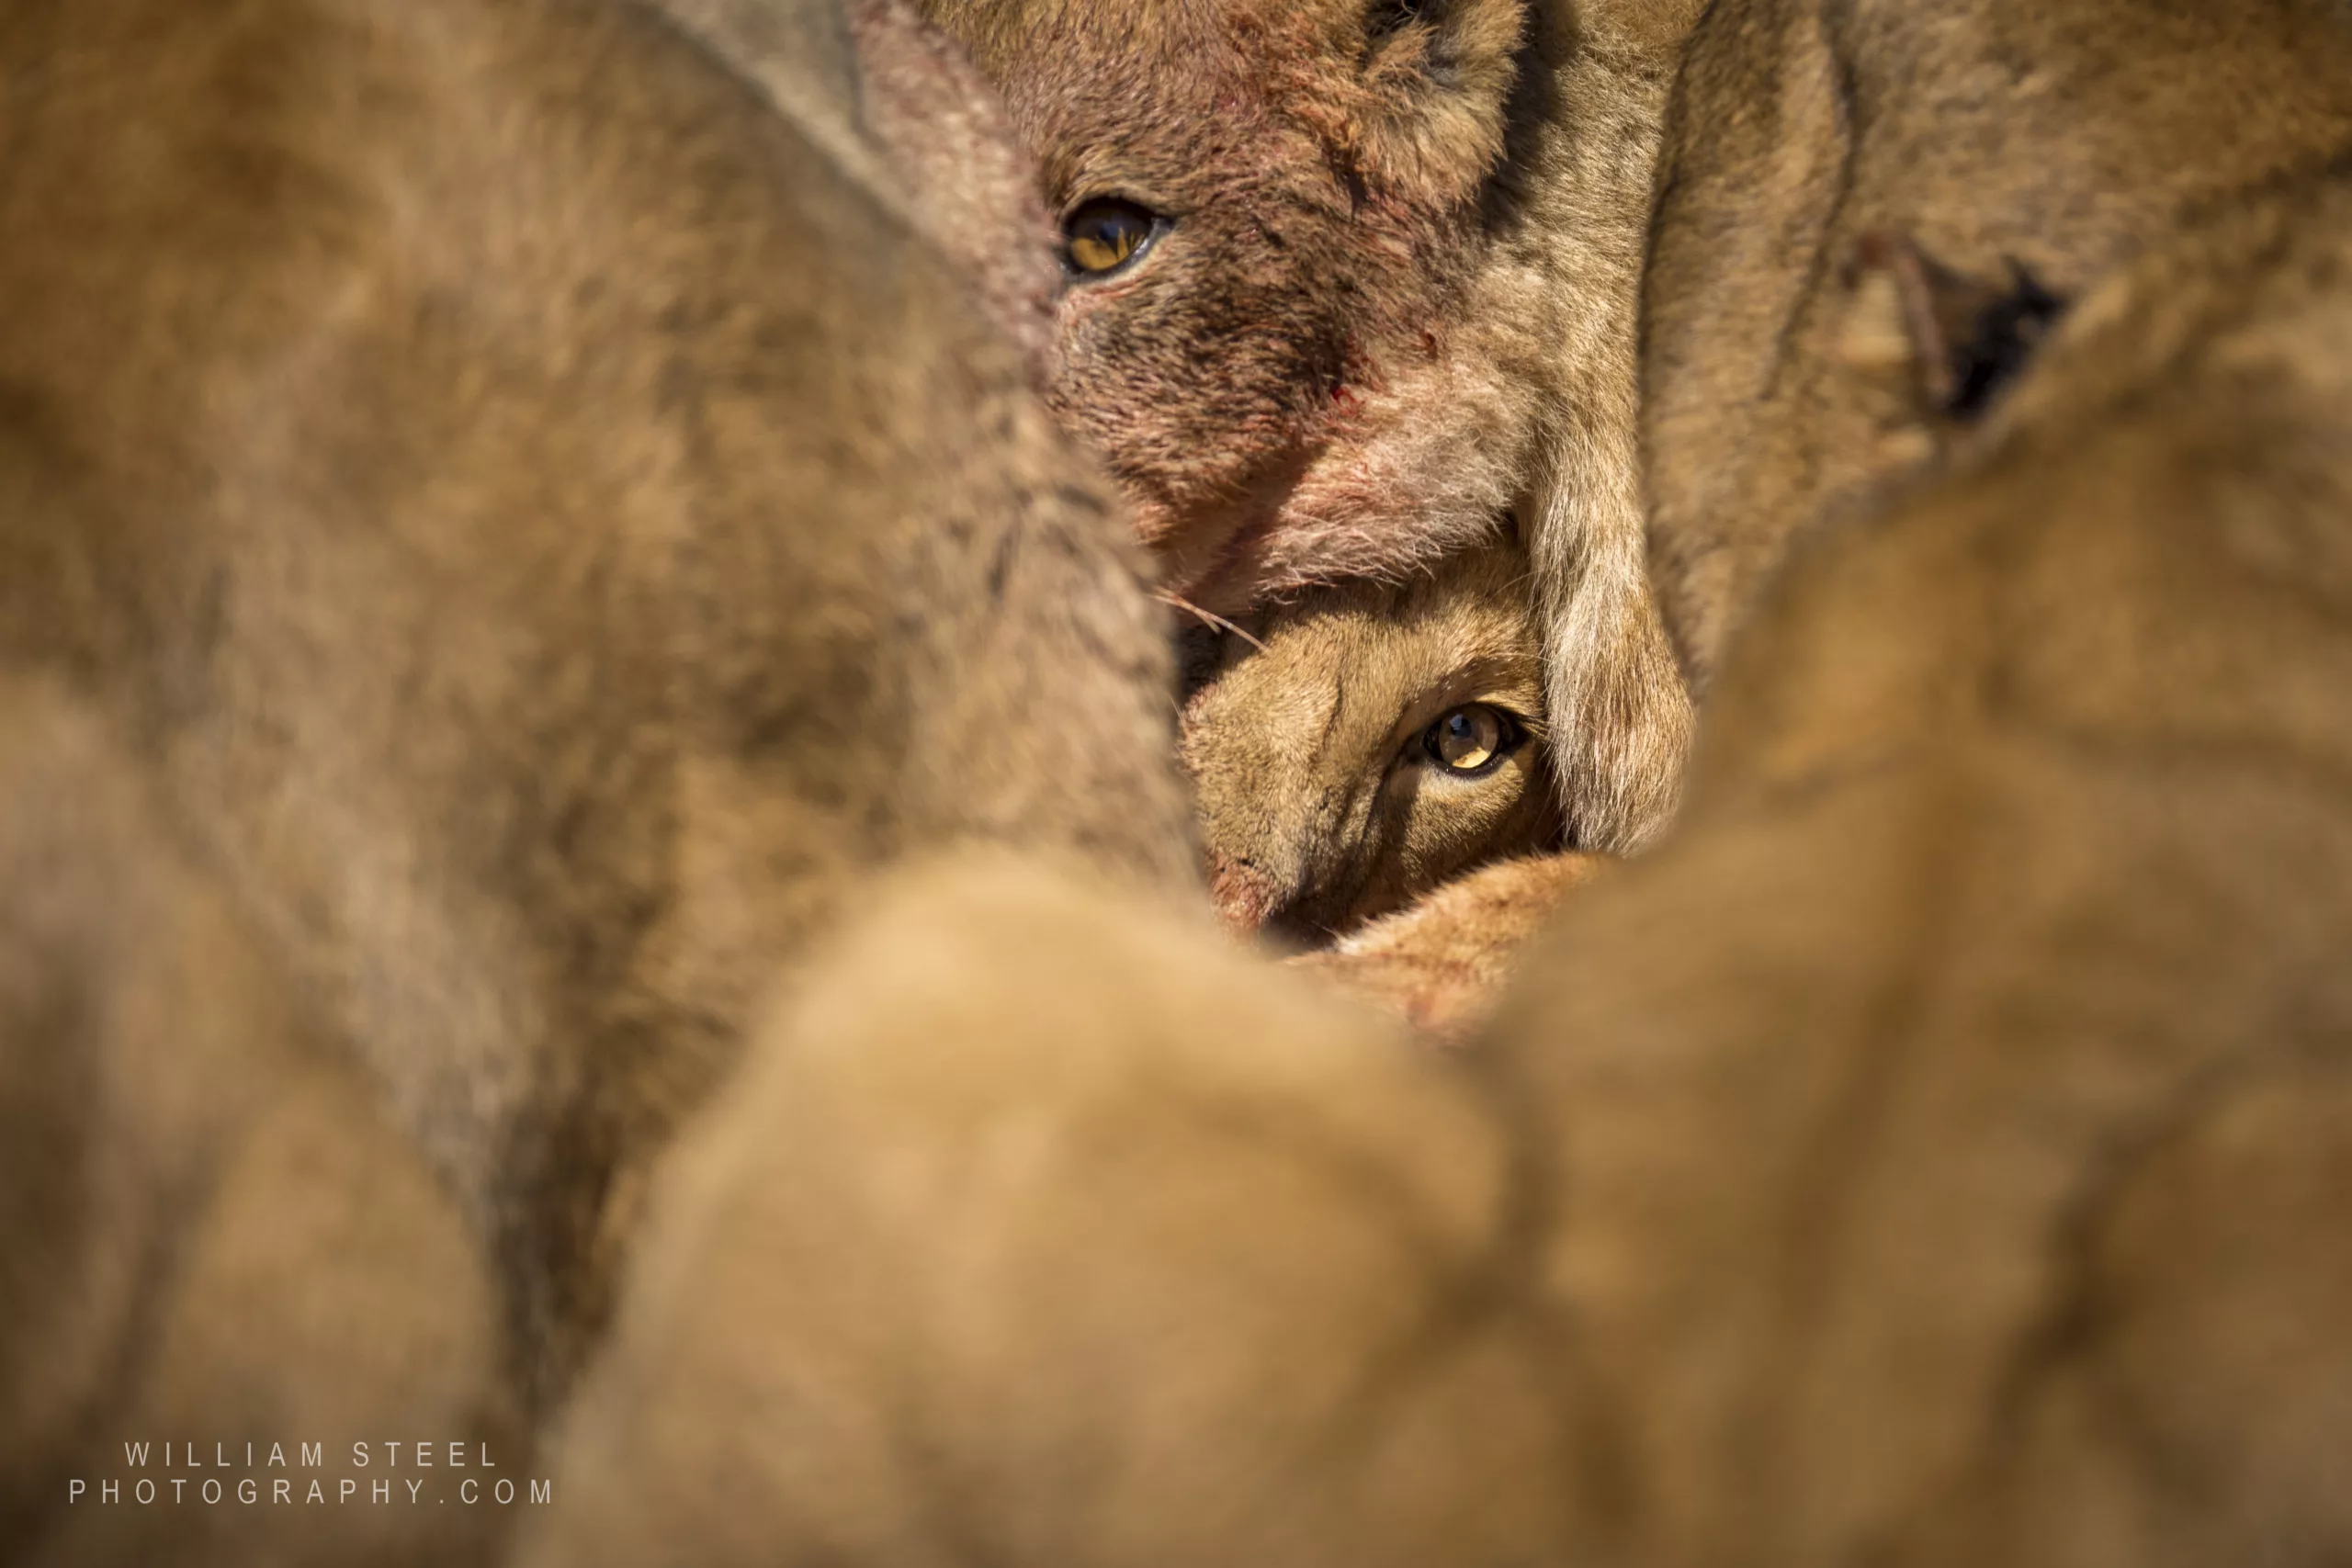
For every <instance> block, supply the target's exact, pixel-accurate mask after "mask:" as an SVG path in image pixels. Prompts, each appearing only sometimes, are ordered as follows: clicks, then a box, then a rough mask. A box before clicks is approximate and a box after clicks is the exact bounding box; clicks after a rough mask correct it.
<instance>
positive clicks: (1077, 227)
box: [1062, 197, 1162, 277]
mask: <svg viewBox="0 0 2352 1568" xmlns="http://www.w3.org/2000/svg"><path fill="white" fill-rule="evenodd" d="M1161 226H1162V225H1161V220H1160V219H1159V217H1158V216H1157V215H1155V214H1153V213H1151V212H1149V211H1148V210H1146V209H1143V208H1140V207H1137V206H1136V204H1135V203H1134V202H1132V201H1120V200H1118V199H1116V198H1115V197H1097V198H1095V199H1094V200H1092V201H1087V202H1081V203H1080V204H1079V205H1078V206H1077V207H1074V208H1072V209H1070V214H1069V217H1067V218H1065V219H1063V220H1062V254H1063V256H1064V257H1065V258H1067V259H1068V261H1069V269H1070V271H1072V272H1074V273H1076V274H1078V275H1079V276H1081V277H1103V276H1108V275H1110V274H1112V273H1114V272H1116V271H1118V270H1119V269H1120V268H1121V267H1124V266H1125V265H1127V264H1128V263H1130V262H1132V261H1134V260H1135V259H1136V257H1138V256H1140V255H1142V254H1144V252H1146V251H1148V250H1149V249H1151V243H1152V241H1153V240H1155V239H1157V238H1158V237H1159V231H1160V228H1161Z"/></svg>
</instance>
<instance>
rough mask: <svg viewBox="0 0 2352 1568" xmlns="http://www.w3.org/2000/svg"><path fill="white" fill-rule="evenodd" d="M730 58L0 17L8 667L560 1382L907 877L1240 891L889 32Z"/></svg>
mask: <svg viewBox="0 0 2352 1568" xmlns="http://www.w3.org/2000/svg"><path fill="white" fill-rule="evenodd" d="M820 19H821V18H820ZM828 25H829V26H833V27H835V28H837V29H838V30H839V31H840V32H841V34H842V37H844V38H846V37H847V36H848V30H847V28H846V24H845V23H843V22H842V21H841V18H840V17H839V16H838V14H835V16H834V21H833V23H831V24H828ZM818 32H819V34H820V35H823V34H824V28H819V29H818ZM827 36H829V35H827ZM846 47H847V46H846V45H845V46H844V48H845V49H846ZM724 52H725V51H714V50H713V49H712V48H711V47H710V46H709V44H708V40H707V39H699V38H697V37H696V36H694V35H691V34H690V33H689V32H688V31H686V30H685V29H684V28H682V27H681V26H680V25H679V24H678V23H677V22H676V21H674V20H673V19H671V18H669V17H665V16H663V15H661V14H658V13H657V12H655V11H652V10H649V9H646V8H644V7H641V6H636V5H631V4H622V3H617V0H616V3H598V4H585V3H581V0H509V3H505V4H501V5H496V6H484V5H481V4H479V3H476V0H414V3H407V4H402V5H400V6H377V5H370V4H363V3H361V0H248V3H242V4H238V5H234V6H230V5H226V4H198V5H191V4H188V3H187V0H27V3H25V4H19V5H15V6H9V7H8V8H7V10H6V15H5V17H0V66H4V67H5V70H6V73H7V74H8V75H9V76H10V77H11V79H12V80H17V81H19V82H22V83H27V84H33V85H37V87H38V90H37V91H36V90H29V89H28V90H27V91H24V92H12V93H10V94H7V95H6V96H0V141H5V142H6V146H7V148H8V150H9V151H8V175H7V178H6V181H4V182H0V221H5V223H6V229H7V231H8V232H9V234H10V235H11V236H13V238H12V240H11V243H9V244H8V245H7V246H6V247H5V248H0V249H4V250H5V254H0V387H5V388H6V395H5V397H0V666H5V667H6V669H8V670H12V671H20V672H25V673H28V674H38V675H43V676H46V677H49V678H53V679H55V680H59V681H62V682H66V683H68V684H69V685H70V686H72V687H73V689H74V691H75V692H77V693H78V694H80V695H81V698H82V700H85V701H86V702H88V703H89V704H90V705H92V706H93V707H94V708H95V709H96V711H97V712H99V713H100V714H101V716H103V717H104V719H105V721H106V722H107V724H109V725H110V726H112V727H113V728H114V729H115V731H116V732H117V733H119V734H120V735H121V736H123V737H124V738H125V745H126V746H127V747H128V748H130V750H131V752H132V755H133V758H134V761H135V762H136V764H137V765H138V766H140V767H141V768H142V769H144V770H146V771H147V772H149V773H151V774H152V776H153V778H154V780H155V788H156V793H157V795H158V798H159V802H160V805H159V807H158V809H159V810H160V811H161V812H162V813H163V814H164V816H165V817H166V818H168V820H169V822H170V824H171V827H172V829H173V830H174V831H175V832H178V833H180V834H182V835H183V836H184V837H185V839H186V840H187V842H188V843H189V844H190V846H191V852H192V853H193V854H194V855H195V856H196V857H197V858H198V861H199V862H200V863H202V864H203V865H205V866H206V867H208V868H209V874H213V875H216V876H217V877H218V878H219V879H220V883H221V884H222V886H224V887H225V888H226V890H227V892H228V894H229V897H230V898H231V900H232V904H233V905H234V907H235V908H237V909H238V910H239V911H240V913H241V916H242V917H243V919H247V920H249V921H250V923H251V924H252V926H253V928H254V931H256V933H257V938H258V941H259V942H260V944H261V946H262V948H263V951H264V953H265V955H266V958H267V960H268V961H269V962H270V963H272V964H276V965H277V966H278V967H280V968H281V969H282V970H283V971H284V973H285V974H286V976H287V977H288V985H289V986H290V987H291V989H292V991H293V993H294V996H295V998H296V999H297V1001H298V1003H299V1004H300V1006H301V1007H302V1008H303V1009H304V1010H305V1011H306V1013H308V1014H309V1015H310V1016H312V1017H314V1018H315V1019H316V1020H318V1022H319V1027H320V1029H321V1030H322V1033H323V1035H324V1037H325V1038H326V1039H327V1040H328V1041H329V1042H330V1043H332V1045H333V1046H334V1048H335V1049H337V1050H340V1051H343V1052H345V1053H346V1054H348V1055H349V1056H350V1058H351V1059H353V1060H355V1061H356V1062H358V1063H360V1064H361V1065H362V1066H364V1067H365V1069H366V1071H367V1074H368V1077H369V1079H370V1080H371V1081H372V1083H373V1084H374V1085H375V1087H376V1090H377V1092H379V1094H380V1095H381V1096H382V1097H383V1100H384V1103H385V1105H386V1106H387V1108H388V1111H389V1114H390V1117H391V1119H392V1121H393V1122H395V1124H396V1125H398V1126H399V1127H401V1129H402V1130H403V1131H404V1132H405V1133H406V1134H409V1135H410V1136H413V1138H414V1139H415V1140H416V1141H417V1143H418V1145H419V1146H420V1147H421V1148H422V1149H423V1150H424V1153H425V1155H426V1156H427V1157H428V1159H429V1160H430V1162H431V1164H432V1167H433V1168H434V1169H435V1172H436V1173H437V1174H438V1175H439V1177H440V1178H441V1179H443V1180H445V1181H446V1182H447V1184H448V1185H449V1186H450V1187H451V1189H452V1190H454V1191H455V1192H456V1193H458V1196H459V1198H460V1201H462V1203H463V1204H464V1206H465V1209H466V1212H467V1214H468V1216H469V1221H470V1222H471V1224H473V1225H474V1226H475V1227H476V1229H477V1231H478V1233H479V1235H481V1237H482V1238H483V1240H484V1243H485V1245H486V1247H487V1248H488V1249H489V1250H490V1251H491V1252H492V1255H493V1256H494V1257H495V1258H496V1259H497V1260H498V1264H499V1267H500V1269H501V1274H502V1278H501V1280H500V1284H501V1291H502V1299H503V1301H504V1302H505V1303H507V1305H508V1310H509V1312H510V1314H511V1325H512V1335H511V1337H512V1340H513V1342H514V1343H515V1345H516V1346H517V1347H518V1348H520V1350H521V1352H522V1353H523V1354H524V1355H525V1356H526V1358H527V1359H528V1360H529V1362H530V1365H529V1367H528V1368H527V1369H526V1371H527V1375H528V1379H529V1383H530V1387H531V1390H532V1397H533V1399H534V1401H535V1402H536V1403H537V1404H540V1405H544V1404H547V1403H548V1402H549V1401H551V1400H552V1399H554V1398H556V1397H558V1396H559V1395H560V1391H561V1389H562V1388H563V1386H564V1384H565V1382H566V1381H567V1379H568V1377H569V1375H570V1372H571V1369H572V1368H573V1367H575V1366H576V1365H577V1363H578V1360H579V1358H580V1356H581V1354H582V1350H583V1348H584V1347H585V1345H586V1344H587V1343H589V1342H590V1340H591V1339H592V1338H593V1336H594V1329H595V1325H596V1324H597V1323H598V1322H600V1321H601V1318H602V1315H603V1313H604V1310H605V1302H606V1299H607V1292H608V1288H609V1283H610V1281H611V1280H612V1279H613V1278H614V1277H615V1270H616V1266H617V1259H618V1258H619V1257H620V1256H621V1254H622V1253H623V1252H624V1251H625V1248H626V1245H627V1239H628V1235H630V1234H631V1216H632V1215H633V1213H634V1212H635V1195H636V1192H637V1190H638V1180H637V1174H638V1173H639V1172H640V1171H641V1170H642V1169H643V1168H645V1167H646V1165H647V1163H648V1161H649V1160H650V1156H651V1155H652V1153H653V1152H654V1151H655V1150H657V1149H658V1148H660V1147H661V1146H662V1144H663V1142H664V1141H665V1140H666V1138H667V1136H668V1134H669V1131H670V1129H671V1128H672V1127H673V1126H674V1125H675V1123H676V1122H677V1121H678V1119H679V1118H680V1117H681V1116H683V1115H684V1113H685V1112H686V1111H688V1110H689V1109H690V1108H691V1107H693V1106H694V1105H695V1104H696V1103H698V1102H699V1100H701V1099H702V1098H703V1097H704V1096H705V1095H706V1094H707V1092H708V1091H709V1089H710V1088H711V1086H712V1085H713V1084H714V1083H715V1082H717V1081H718V1079H719V1078H720V1077H723V1076H724V1074H725V1073H726V1072H727V1071H728V1070H729V1066H730V1064H731V1063H732V1061H733V1060H734V1057H735V1055H736V1054H737V1050H738V1047H739V1043H740V1041H741V1035H742V1031H743V1029H744V1027H745V1024H746V1021H747V1020H748V1019H749V1018H750V1017H751V1016H752V1011H753V1010H754V1009H755V1007H756V1006H757V1005H758V1003H759V1001H760V998H762V997H763V995H764V994H765V992H766V990H767V989H768V987H770V986H771V985H772V984H773V983H774V981H775V977H776V976H777V975H778V974H779V973H780V972H781V971H782V970H783V969H784V968H786V966H788V965H789V964H790V963H791V962H792V960H793V958H794V955H795V954H796V953H797V951H798V950H799V948H800V946H801V944H802V942H803V941H804V939H805V938H806V937H807V936H808V935H809V933H810V932H812V931H817V930H819V929H820V928H821V927H822V926H824V925H825V924H826V923H827V922H828V921H829V920H830V919H832V918H833V916H834V914H835V912H836V911H837V909H838V907H839V904H840V902H841V900H842V899H843V898H844V897H849V896H850V895H851V893H852V892H853V891H854V888H855V887H856V886H857V885H858V882H859V880H860V879H861V878H862V876H863V875H865V874H866V873H867V872H868V871H869V870H871V869H872V868H876V867H878V866H880V865H883V864H885V863H888V862H890V861H892V860H894V859H896V858H898V857H900V856H902V855H905V854H908V853H911V852H916V851H918V850H922V849H924V848H927V847H937V846H942V845H946V844H950V843H956V842H961V841H966V840H989V841H1001V842H1010V843H1019V844H1023V845H1027V846H1030V847H1032V848H1035V849H1036V850H1038V851H1039V852H1058V853H1065V854H1068V855H1071V856H1074V857H1078V858H1080V859H1081V860H1085V861H1089V862H1097V863H1103V864H1104V865H1107V866H1112V867H1116V868H1120V870H1121V874H1125V875H1126V876H1129V877H1131V878H1133V879H1135V880H1136V882H1138V883H1139V884H1144V885H1148V886H1156V887H1161V888H1165V889H1170V890H1175V889H1181V888H1186V887H1192V886H1196V876H1197V871H1196V864H1197V848H1196V845H1195V843H1194V840H1193V834H1192V830H1191V827H1190V821H1189V813H1188V809H1187V805H1186V799H1185V792H1184V789H1183V785H1182V779H1181V777H1180V776H1179V773H1178V771H1177V769H1176V766H1175V763H1174V761H1173V754H1172V753H1173V739H1174V735H1173V729H1174V726H1173V722H1172V715H1171V713H1170V693H1171V691H1172V689H1173V685H1172V682H1173V670H1172V659H1171V655H1170V650H1169V649H1168V646H1167V641H1166V637H1165V630H1164V624H1163V621H1162V619H1161V617H1162V615H1164V613H1165V612H1164V611H1163V609H1162V608H1161V607H1160V606H1159V605H1157V604H1153V603H1152V602H1151V600H1150V599H1149V597H1148V592H1147V588H1146V573H1147V570H1148V569H1147V566H1146V563H1145V561H1144V559H1143V558H1142V557H1141V555H1140V552H1139V551H1137V550H1136V547H1134V546H1133V544H1132V543H1131V542H1130V540H1129V538H1128V533H1129V530H1128V529H1127V527H1126V525H1125V519H1124V517H1123V515H1122V513H1120V512H1119V510H1118V508H1117V505H1116V503H1115V501H1114V496H1113V494H1112V492H1111V491H1108V490H1107V489H1106V488H1105V487H1104V486H1103V483H1102V481H1101V480H1100V479H1098V478H1097V477H1096V472H1095V470H1094V468H1092V467H1091V464H1090V463H1089V462H1088V461H1087V460H1085V459H1084V458H1083V457H1080V455H1078V454H1077V453H1075V452H1074V451H1073V450H1072V448H1071V447H1070V446H1069V444H1068V443H1067V442H1066V441H1064V440H1063V439H1062V438H1061V437H1060V436H1059V435H1057V433H1056V432H1055V430H1054V429H1053V427H1052V425H1051V423H1050V422H1049V421H1048V420H1047V418H1046V416H1045V415H1044V413H1043V412H1041V411H1040V409H1039V408H1038V407H1037V404H1036V400H1035V398H1034V396H1033V395H1032V394H1031V393H1030V391H1029V390H1028V388H1027V384H1026V368H1025V367H1024V364H1023V355H1022V353H1021V349H1020V346H1019V344H1017V343H1015V342H1013V341H1012V340H1010V339H1009V338H1008V337H1007V336H1006V335H1005V334H1004V333H1002V332H1001V331H1000V330H998V329H997V328H996V327H995V326H993V325H992V324H991V322H990V321H989V320H988V318H987V316H986V313H985V312H982V311H979V310H975V309H974V308H973V306H972V304H971V303H970V300H971V296H970V294H969V293H968V292H967V290H966V289H965V288H963V287H962V286H961V285H960V284H959V283H958V281H957V279H956V274H955V272H954V270H953V267H952V265H950V263H949V262H948V261H947V260H946V259H944V258H943V257H942V256H941V255H940V254H937V247H935V246H934V245H933V244H932V243H929V242H928V241H927V239H926V238H925V236H924V234H923V232H922V230H920V229H918V228H917V227H915V226H914V225H913V224H911V223H910V222H909V221H908V220H907V219H906V217H905V215H904V212H903V197H902V195H901V194H900V193H899V191H897V190H896V189H885V188H883V186H881V185H880V183H879V179H880V176H878V175H874V174H873V173H872V168H871V167H870V166H869V164H870V163H871V160H869V162H868V164H861V163H860V162H858V158H857V156H856V155H854V154H853V153H849V152H840V151H839V150H838V148H837V146H836V143H841V142H842V141H843V137H844V135H845V134H846V133H840V134H837V132H839V130H840V128H841V127H842V126H850V125H854V124H855V123H856V122H855V121H854V120H853V119H852V118H850V112H851V107H852V106H854V91H853V87H854V83H853V81H852V79H851V78H850V76H848V75H847V74H844V73H850V72H854V71H855V70H856V69H857V68H856V66H855V65H854V62H853V63H849V64H843V63H842V62H843V61H848V60H850V58H851V57H850V55H849V54H847V53H843V54H842V55H841V56H840V57H839V58H838V59H836V58H835V57H834V56H832V55H829V54H826V53H824V52H823V51H821V50H818V49H816V48H815V47H814V46H811V48H810V49H809V51H804V52H800V53H797V54H796V55H795V56H794V58H795V59H796V60H797V61H799V62H800V64H801V67H802V70H801V77H800V80H801V85H803V86H804V87H808V88H809V92H810V93H811V94H813V95H815V96H814V97H813V98H812V99H811V102H812V103H814V104H815V107H813V108H811V109H809V112H808V116H807V121H806V125H804V123H803V121H802V120H801V119H798V118H796V117H795V113H794V112H793V110H792V106H791V105H790V104H789V103H787V102H786V98H785V97H784V96H781V95H780V94H779V92H778V90H777V88H776V86H775V83H774V82H772V81H767V80H765V79H760V80H755V79H754V78H753V77H752V75H750V74H748V73H742V72H739V71H737V70H732V69H729V68H728V67H727V66H725V65H724V64H722V62H721V61H722V57H723V55H724ZM810 83H813V84H814V86H809V84H810ZM828 106H830V107H828ZM828 117H831V118H828ZM829 127H830V128H831V129H828V128H829ZM812 128H813V129H812ZM877 145H878V144H877ZM874 156H875V157H876V158H878V156H879V154H878V153H876V154H875V155H874Z"/></svg>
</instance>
